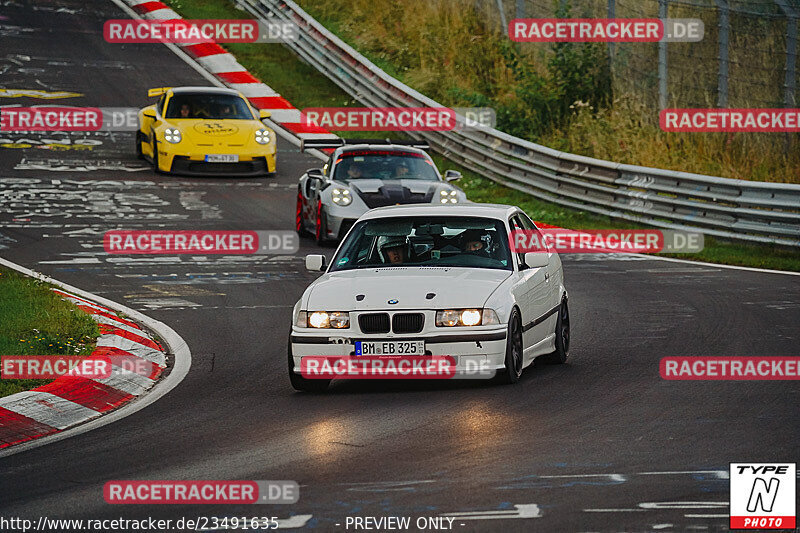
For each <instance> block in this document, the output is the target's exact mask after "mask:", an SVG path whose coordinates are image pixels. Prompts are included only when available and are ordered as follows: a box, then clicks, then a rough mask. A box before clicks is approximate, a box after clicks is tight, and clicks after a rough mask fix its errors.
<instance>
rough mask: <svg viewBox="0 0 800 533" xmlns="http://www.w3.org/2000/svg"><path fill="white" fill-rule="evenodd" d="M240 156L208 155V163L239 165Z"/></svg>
mask: <svg viewBox="0 0 800 533" xmlns="http://www.w3.org/2000/svg"><path fill="white" fill-rule="evenodd" d="M238 162H239V156H238V155H237V154H208V155H206V163H238Z"/></svg>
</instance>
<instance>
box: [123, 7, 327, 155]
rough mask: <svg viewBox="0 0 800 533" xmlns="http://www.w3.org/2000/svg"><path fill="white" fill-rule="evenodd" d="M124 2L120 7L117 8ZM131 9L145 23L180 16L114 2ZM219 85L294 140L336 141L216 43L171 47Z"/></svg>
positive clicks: (168, 9) (152, 8)
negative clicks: (239, 95) (265, 113)
mask: <svg viewBox="0 0 800 533" xmlns="http://www.w3.org/2000/svg"><path fill="white" fill-rule="evenodd" d="M121 2H124V4H121ZM115 3H117V4H118V5H121V6H122V5H126V6H128V7H130V8H131V10H132V14H135V15H136V16H137V17H138V18H143V19H148V20H175V19H180V18H181V16H180V15H179V14H177V13H176V12H175V11H173V10H172V9H170V8H169V7H168V6H167V5H166V4H164V3H163V2H158V1H153V0H115ZM175 46H176V47H177V48H178V49H180V50H182V51H183V52H185V53H186V54H188V55H189V56H190V57H191V58H193V59H194V61H195V62H196V63H197V64H199V65H200V66H201V67H202V68H203V69H204V70H206V71H207V72H209V73H210V74H211V75H212V76H214V78H215V79H216V80H218V81H219V82H221V83H222V84H224V85H226V86H228V87H230V88H232V89H236V90H237V91H239V92H241V93H242V94H243V95H244V96H245V97H247V99H248V100H250V102H252V103H253V105H255V106H256V107H258V108H259V109H264V110H266V111H269V112H270V115H271V116H270V120H271V122H273V123H276V124H278V125H280V126H281V127H282V128H283V129H285V130H286V131H287V132H288V133H289V134H291V135H292V136H294V137H296V138H297V139H301V140H303V139H319V138H338V136H337V135H334V134H333V133H331V132H329V131H328V130H326V129H324V128H320V127H317V126H310V125H307V124H303V121H302V115H301V112H300V110H299V109H297V108H295V107H294V106H293V105H292V104H291V103H289V101H288V100H286V99H285V98H284V97H282V96H281V95H280V94H278V93H277V92H276V91H275V90H274V89H272V88H271V87H269V86H268V85H267V84H265V83H264V82H262V81H261V80H259V79H258V78H256V77H255V76H253V75H252V74H251V73H250V72H248V71H247V69H246V68H244V67H243V66H242V65H240V64H239V62H238V61H236V58H235V57H234V56H233V55H231V54H230V53H228V52H227V51H226V50H225V49H224V48H223V47H221V46H220V45H218V44H216V43H197V44H179V45H175Z"/></svg>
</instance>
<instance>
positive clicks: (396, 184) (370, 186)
mask: <svg viewBox="0 0 800 533" xmlns="http://www.w3.org/2000/svg"><path fill="white" fill-rule="evenodd" d="M347 185H349V186H350V187H352V188H353V189H355V190H357V191H360V192H363V193H366V194H374V193H377V192H379V189H380V188H381V187H385V188H387V189H397V188H406V189H408V190H409V191H410V192H412V193H414V194H425V193H427V192H428V191H430V190H431V187H442V186H444V187H445V188H450V186H449V185H448V184H446V183H444V182H441V181H434V180H381V179H369V178H362V179H357V180H351V181H349V182H348V183H347Z"/></svg>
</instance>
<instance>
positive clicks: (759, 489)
mask: <svg viewBox="0 0 800 533" xmlns="http://www.w3.org/2000/svg"><path fill="white" fill-rule="evenodd" d="M778 485H780V480H779V479H778V478H775V477H774V478H772V479H770V480H769V487H768V486H767V482H766V480H764V478H760V477H757V478H756V480H755V481H754V482H753V490H752V491H750V499H749V500H748V501H747V511H748V512H750V513H754V512H756V507H757V506H758V505H759V503H760V505H761V509H762V510H763V511H764V512H767V513H771V512H772V506H773V505H774V504H775V497H776V496H777V495H778Z"/></svg>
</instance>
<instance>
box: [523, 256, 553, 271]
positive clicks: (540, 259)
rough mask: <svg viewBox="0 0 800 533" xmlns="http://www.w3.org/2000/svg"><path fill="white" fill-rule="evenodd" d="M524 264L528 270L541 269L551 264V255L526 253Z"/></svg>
mask: <svg viewBox="0 0 800 533" xmlns="http://www.w3.org/2000/svg"><path fill="white" fill-rule="evenodd" d="M523 262H524V263H525V266H526V267H528V268H541V267H544V266H547V263H549V262H550V254H548V253H545V252H526V253H525V255H524V256H523Z"/></svg>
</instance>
